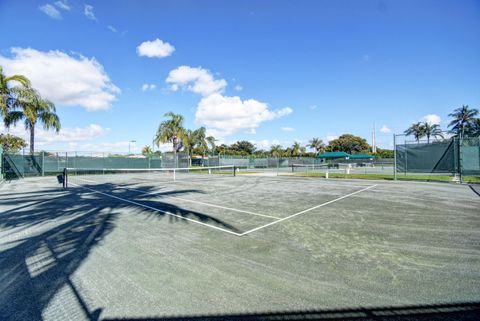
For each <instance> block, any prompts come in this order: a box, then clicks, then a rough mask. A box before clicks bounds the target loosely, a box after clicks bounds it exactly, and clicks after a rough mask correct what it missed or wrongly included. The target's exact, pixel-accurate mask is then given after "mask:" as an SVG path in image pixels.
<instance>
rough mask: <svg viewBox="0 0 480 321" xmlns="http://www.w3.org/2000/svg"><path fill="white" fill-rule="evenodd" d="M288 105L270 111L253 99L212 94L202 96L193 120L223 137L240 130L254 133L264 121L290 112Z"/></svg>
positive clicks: (265, 105)
mask: <svg viewBox="0 0 480 321" xmlns="http://www.w3.org/2000/svg"><path fill="white" fill-rule="evenodd" d="M292 112H293V110H292V109H291V108H290V107H285V108H282V109H280V110H274V111H271V110H269V109H268V106H267V104H265V103H262V102H259V101H257V100H255V99H248V100H243V101H242V100H241V99H240V97H237V96H234V97H228V96H223V95H220V94H213V95H210V96H208V97H204V98H202V100H201V101H200V102H199V104H198V106H197V112H196V114H195V122H196V123H198V124H201V125H205V126H206V127H208V128H209V129H210V132H212V133H215V134H216V136H219V137H223V136H227V135H230V134H233V133H235V132H238V131H240V130H247V131H249V132H251V133H255V130H256V128H257V127H258V126H260V124H261V123H262V122H264V121H268V120H272V119H275V118H279V117H282V116H285V115H288V114H290V113H292Z"/></svg>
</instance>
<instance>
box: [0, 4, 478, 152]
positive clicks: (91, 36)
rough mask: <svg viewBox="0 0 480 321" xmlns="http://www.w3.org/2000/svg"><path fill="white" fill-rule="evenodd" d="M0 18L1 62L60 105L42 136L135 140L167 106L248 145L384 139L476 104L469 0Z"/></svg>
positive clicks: (175, 7)
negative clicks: (57, 120)
mask: <svg viewBox="0 0 480 321" xmlns="http://www.w3.org/2000/svg"><path fill="white" fill-rule="evenodd" d="M0 29H1V30H3V31H4V32H2V35H1V37H0V65H1V66H2V67H3V68H4V71H5V72H6V73H7V74H11V73H23V74H25V75H26V76H27V77H29V78H31V80H32V82H33V85H34V86H35V87H36V88H38V89H39V91H40V92H41V93H42V95H43V96H44V97H46V98H49V99H51V100H52V101H53V102H54V103H55V104H56V106H57V111H58V114H59V116H60V117H61V120H62V126H63V129H62V131H61V132H60V134H58V135H57V134H54V133H53V132H44V131H42V130H39V133H38V144H39V146H41V147H39V148H43V149H49V150H101V151H126V150H127V149H128V141H129V140H135V141H136V142H137V143H136V144H135V147H134V148H136V150H140V148H141V147H142V146H144V145H149V144H151V140H152V137H153V135H154V133H155V131H156V128H157V127H158V125H159V123H160V122H161V121H162V120H163V118H162V115H163V114H164V113H165V112H167V111H173V112H175V113H180V114H182V115H184V117H185V125H186V127H188V128H196V127H199V126H202V125H203V126H206V127H207V129H208V130H209V132H210V133H213V134H215V136H216V137H218V138H219V139H220V140H221V141H224V142H227V143H231V142H234V141H236V140H241V139H245V140H250V141H253V142H255V143H256V144H257V147H259V148H268V146H269V145H271V144H272V143H279V144H281V145H283V146H284V147H286V146H287V145H290V144H292V143H293V141H295V140H297V141H300V142H301V143H302V144H306V143H307V142H308V140H309V139H311V138H312V137H320V138H321V139H323V140H324V141H327V140H328V139H331V138H333V137H336V136H338V135H341V134H343V133H352V134H355V135H360V136H362V137H365V138H367V139H368V140H369V141H370V137H371V132H372V127H373V123H376V126H377V130H378V132H377V137H378V143H379V145H380V147H387V148H388V147H391V141H392V133H393V132H397V133H399V132H402V131H403V130H404V129H405V128H406V127H408V126H409V124H411V123H412V122H414V121H419V120H423V119H425V117H427V118H426V119H428V120H429V121H431V122H440V125H441V126H442V127H444V128H445V127H446V124H447V123H448V116H447V115H448V113H449V112H451V111H452V109H453V108H456V107H459V106H461V105H462V104H468V105H470V106H471V107H474V108H479V107H480V88H479V84H480V59H479V58H480V2H479V1H378V0H375V1H353V0H352V1H87V2H83V1H78V0H69V1H67V0H63V1H13V0H2V1H1V2H0ZM6 30H7V31H8V32H5V31H6ZM157 39H158V40H157ZM142 88H143V90H142ZM382 128H383V130H382V131H380V129H382ZM3 130H5V129H3ZM11 132H13V133H17V134H19V135H23V133H22V129H21V128H16V129H12V130H11ZM132 146H133V144H132ZM162 148H163V149H165V148H168V147H167V146H162Z"/></svg>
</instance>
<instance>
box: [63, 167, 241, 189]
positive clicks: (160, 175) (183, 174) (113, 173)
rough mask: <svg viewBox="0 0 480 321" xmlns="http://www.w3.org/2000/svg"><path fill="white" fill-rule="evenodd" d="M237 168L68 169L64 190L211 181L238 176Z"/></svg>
mask: <svg viewBox="0 0 480 321" xmlns="http://www.w3.org/2000/svg"><path fill="white" fill-rule="evenodd" d="M235 171H236V168H235V166H230V165H228V166H210V167H192V168H155V169H137V168H126V169H117V168H115V169H113V168H112V169H110V168H98V169H95V168H65V169H64V172H63V175H64V183H63V186H64V187H65V188H68V187H71V186H91V185H98V184H105V185H107V184H108V185H132V184H149V183H151V184H155V183H161V182H175V181H208V180H214V179H219V178H220V179H221V178H222V177H229V176H230V177H233V176H235Z"/></svg>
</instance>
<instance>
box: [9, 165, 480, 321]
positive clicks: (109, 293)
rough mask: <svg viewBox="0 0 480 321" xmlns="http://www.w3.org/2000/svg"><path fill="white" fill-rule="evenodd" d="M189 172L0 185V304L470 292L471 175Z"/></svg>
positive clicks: (60, 311) (148, 311)
mask: <svg viewBox="0 0 480 321" xmlns="http://www.w3.org/2000/svg"><path fill="white" fill-rule="evenodd" d="M192 174H193V171H192V172H189V173H185V172H182V171H177V172H176V173H173V171H172V170H170V171H164V172H161V171H158V170H157V171H156V172H155V171H150V172H149V171H146V170H143V171H142V172H139V171H137V172H135V171H124V172H121V170H115V171H108V170H102V171H101V173H100V172H99V171H94V170H89V171H83V172H82V171H80V170H79V171H77V172H73V171H71V173H70V175H68V176H67V179H68V186H67V188H66V189H64V188H62V186H61V185H60V184H58V182H57V181H56V178H54V177H38V178H28V179H23V180H19V181H12V182H9V183H4V184H3V185H2V186H1V187H0V198H1V199H2V202H1V207H0V211H1V213H2V214H0V251H1V252H0V260H1V264H0V266H1V269H2V271H1V273H0V275H2V277H1V278H2V280H0V303H1V306H2V311H0V312H1V313H2V314H3V315H6V316H9V317H11V316H12V315H16V316H18V319H30V320H37V319H43V320H59V319H62V320H79V319H85V320H98V319H100V320H114V319H119V318H146V317H159V316H160V317H162V316H174V315H201V314H229V313H242V312H266V311H285V310H308V309H325V308H352V307H372V306H404V305H409V304H438V303H453V302H456V303H460V302H471V301H478V300H479V299H480V295H479V292H478V289H479V288H480V212H479V208H480V197H479V195H478V188H472V187H469V186H468V185H460V184H440V183H414V182H384V181H368V180H334V179H329V180H326V179H318V178H306V177H293V176H292V177H284V176H278V177H277V176H256V175H238V174H237V175H233V174H232V173H231V172H230V170H229V169H228V168H221V169H220V168H219V169H217V170H213V169H212V170H211V171H208V170H207V172H204V173H198V175H192ZM475 189H476V190H475ZM5 280H8V281H9V282H8V283H7V282H5ZM19 311H20V312H19Z"/></svg>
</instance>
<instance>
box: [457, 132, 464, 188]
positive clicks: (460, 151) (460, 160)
mask: <svg viewBox="0 0 480 321" xmlns="http://www.w3.org/2000/svg"><path fill="white" fill-rule="evenodd" d="M462 145H463V136H462V135H460V138H459V139H458V175H459V178H460V183H463V175H462V163H463V157H462Z"/></svg>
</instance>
